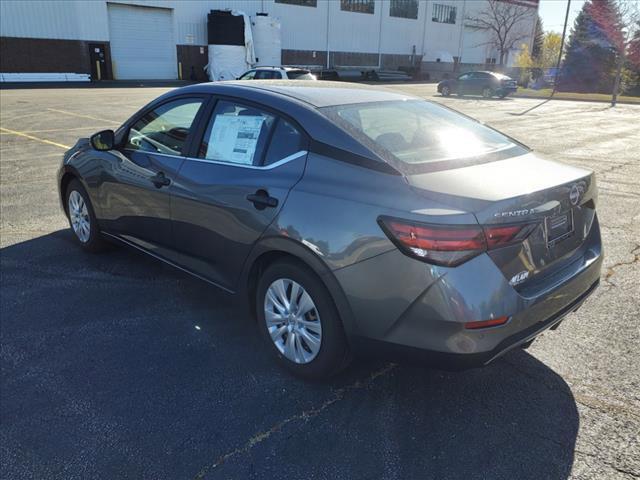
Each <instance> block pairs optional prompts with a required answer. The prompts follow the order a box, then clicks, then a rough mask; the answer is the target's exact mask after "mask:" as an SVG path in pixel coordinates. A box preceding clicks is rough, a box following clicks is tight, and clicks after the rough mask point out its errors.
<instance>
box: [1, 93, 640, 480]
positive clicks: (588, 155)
mask: <svg viewBox="0 0 640 480" xmlns="http://www.w3.org/2000/svg"><path fill="white" fill-rule="evenodd" d="M391 88H402V89H405V90H407V91H409V92H411V93H414V94H417V95H422V96H425V97H426V98H430V99H433V100H435V101H442V102H443V103H446V104H447V105H449V106H451V107H453V108H455V109H458V110H460V111H462V112H463V113H466V114H468V115H471V116H474V117H476V118H478V119H480V120H482V121H485V122H487V123H489V124H490V125H492V126H494V127H497V128H498V129H500V130H502V131H504V132H505V133H507V134H509V135H511V136H513V137H515V138H516V139H518V140H520V141H522V142H523V143H526V144H528V145H529V146H531V147H533V148H534V149H536V150H537V151H538V152H540V153H542V154H545V155H547V156H549V157H550V158H554V159H557V160H559V161H562V162H567V163H570V164H574V165H579V166H585V167H588V168H591V169H593V170H595V171H596V172H597V176H598V182H599V188H600V199H599V206H598V209H599V210H598V211H599V216H600V222H601V226H602V234H603V240H604V243H605V249H606V260H605V267H604V269H603V275H602V282H601V286H600V288H599V289H598V291H597V292H596V293H595V294H594V295H593V296H592V297H591V298H590V299H589V300H588V301H587V303H586V304H585V305H584V306H583V307H582V308H581V309H580V310H579V311H578V312H576V313H574V314H572V315H571V316H569V317H568V318H567V320H566V321H565V322H564V323H563V324H562V325H561V326H560V328H559V329H558V330H556V331H554V332H549V333H545V334H544V335H543V336H542V337H540V338H539V339H538V340H537V341H536V342H535V343H534V344H533V346H532V347H531V348H530V349H528V350H526V351H524V350H518V351H514V352H512V353H510V354H508V355H506V356H505V357H504V358H502V359H500V360H499V361H497V362H495V363H494V364H492V365H491V366H489V367H487V368H484V369H478V370H471V371H466V372H461V373H449V372H441V371H437V370H432V369H427V368H423V367H420V366H416V365H411V366H410V365H394V364H388V363H386V362H384V361H372V360H360V361H356V362H355V363H354V364H353V366H352V367H351V368H350V369H349V370H348V371H346V372H345V373H343V374H342V375H341V376H339V377H338V378H335V379H333V380H332V381H330V382H328V383H305V382H302V381H300V380H296V379H294V378H292V377H290V376H289V375H287V374H286V373H284V372H283V371H281V370H280V369H278V368H277V366H276V365H275V364H274V363H273V362H272V361H271V360H270V357H269V352H268V351H267V350H266V348H264V347H263V346H262V344H261V343H260V341H259V340H260V339H259V338H258V335H257V334H256V333H257V332H256V329H255V326H254V325H253V323H252V322H251V320H249V319H248V318H246V316H245V315H244V314H243V313H242V311H241V309H238V308H237V307H236V306H235V305H234V303H233V302H232V301H231V300H230V299H229V298H228V297H226V296H225V295H224V294H222V293H219V292H217V291H215V290H213V289H212V288H211V287H209V286H207V285H205V284H203V283H201V282H200V281H198V280H196V279H193V278H191V277H189V276H187V275H185V274H183V273H181V272H178V271H175V270H172V269H171V268H169V267H165V266H163V265H161V264H159V263H156V262H154V261H153V260H150V259H148V258H145V257H143V256H141V255H140V254H137V253H136V252H133V251H130V250H127V249H124V248H123V249H114V250H112V251H109V252H107V253H105V254H101V255H88V254H85V253H83V252H81V251H80V250H79V249H78V248H76V247H75V245H74V244H73V242H72V237H71V232H70V231H69V230H68V225H67V223H66V219H65V218H64V216H63V214H62V212H61V210H60V208H59V205H58V198H57V190H56V184H55V171H56V169H57V168H58V164H59V162H60V158H61V155H62V153H63V152H64V150H65V149H66V148H67V146H71V145H73V143H74V142H75V139H76V138H78V137H79V136H88V135H89V134H91V133H93V132H95V131H98V130H100V129H103V128H113V127H115V126H117V125H118V124H119V123H120V122H122V121H123V120H125V119H126V118H127V117H128V116H129V115H131V114H132V113H133V112H134V111H136V110H137V109H138V108H139V107H140V106H142V105H143V104H145V103H146V102H148V101H149V100H151V99H153V98H155V97H156V96H158V95H160V94H161V93H163V92H164V91H166V90H167V89H165V88H108V89H97V88H96V89H91V88H80V89H17V90H1V91H0V101H1V110H0V112H1V116H0V127H1V130H0V182H1V189H0V190H1V214H2V215H1V227H0V242H1V244H0V246H1V250H0V259H1V283H2V285H1V287H2V288H1V304H0V306H1V312H0V313H1V319H0V341H1V348H0V359H1V367H2V384H1V391H0V414H1V418H2V421H1V423H0V443H1V445H0V462H1V465H2V469H1V470H0V476H1V477H2V478H7V479H23V478H25V479H26V478H34V479H48V478H64V479H86V478H106V479H115V478H136V479H137V478H145V479H147V478H148V479H172V480H173V479H204V478H206V479H214V478H215V479H218V478H221V479H227V478H242V479H244V478H261V479H262V478H304V479H307V478H309V479H310V478H316V479H325V478H332V479H341V478H345V479H347V478H349V479H351V478H384V479H411V478H425V479H426V478H434V479H460V478H465V479H471V478H483V479H484V478H486V479H565V478H584V479H587V478H589V479H591V478H603V479H629V478H638V477H640V354H639V351H640V323H639V319H640V296H639V295H638V293H639V288H638V285H639V283H640V269H639V268H638V263H639V259H640V240H639V239H640V153H639V152H640V107H638V106H629V105H620V106H618V107H616V108H615V109H611V108H609V106H608V105H606V104H601V103H587V102H569V101H552V102H549V103H547V104H545V105H543V106H540V107H539V108H536V109H534V110H531V111H530V112H528V113H524V112H526V111H527V110H529V109H530V108H531V107H533V106H535V105H538V104H539V103H540V102H539V101H538V100H530V99H511V98H507V99H505V100H482V99H474V98H462V99H460V98H457V97H452V98H448V99H443V98H441V97H439V96H434V87H433V85H415V84H412V85H403V86H394V87H391Z"/></svg>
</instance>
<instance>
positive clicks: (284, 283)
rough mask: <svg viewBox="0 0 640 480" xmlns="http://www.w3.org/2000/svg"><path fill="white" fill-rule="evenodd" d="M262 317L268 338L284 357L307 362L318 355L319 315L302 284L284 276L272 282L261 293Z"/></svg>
mask: <svg viewBox="0 0 640 480" xmlns="http://www.w3.org/2000/svg"><path fill="white" fill-rule="evenodd" d="M264 318H265V322H266V324H267V330H268V331H269V335H270V336H271V340H272V341H273V343H274V345H275V346H276V348H277V349H278V351H279V352H280V353H281V354H282V355H284V356H285V357H286V358H287V359H288V360H291V361H292V362H295V363H309V362H310V361H312V360H313V359H314V358H315V357H316V356H317V355H318V352H319V351H320V345H321V342H322V324H321V323H320V315H319V314H318V310H317V308H316V306H315V303H314V302H313V300H312V298H311V296H310V295H309V294H308V293H307V291H306V290H305V289H304V288H303V287H302V285H300V284H299V283H297V282H294V281H293V280H290V279H288V278H281V279H278V280H276V281H274V282H273V283H272V284H271V285H270V286H269V288H268V289H267V293H266V295H265V299H264Z"/></svg>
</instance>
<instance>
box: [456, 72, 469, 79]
mask: <svg viewBox="0 0 640 480" xmlns="http://www.w3.org/2000/svg"><path fill="white" fill-rule="evenodd" d="M470 78H471V75H469V74H468V73H465V74H463V75H460V76H459V77H458V80H469V79H470Z"/></svg>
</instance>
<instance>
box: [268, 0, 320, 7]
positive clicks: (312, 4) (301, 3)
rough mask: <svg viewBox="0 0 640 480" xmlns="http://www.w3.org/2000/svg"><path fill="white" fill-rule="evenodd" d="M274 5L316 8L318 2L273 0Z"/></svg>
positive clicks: (308, 0)
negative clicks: (282, 4)
mask: <svg viewBox="0 0 640 480" xmlns="http://www.w3.org/2000/svg"><path fill="white" fill-rule="evenodd" d="M275 2H276V3H284V4H286V5H298V6H300V7H317V6H318V0H275Z"/></svg>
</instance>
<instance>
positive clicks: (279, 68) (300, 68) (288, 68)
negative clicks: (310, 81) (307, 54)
mask: <svg viewBox="0 0 640 480" xmlns="http://www.w3.org/2000/svg"><path fill="white" fill-rule="evenodd" d="M251 70H284V71H285V72H289V71H291V70H304V71H305V72H308V71H309V69H307V68H302V67H278V66H275V65H273V66H271V65H263V66H259V67H254V68H252V69H251Z"/></svg>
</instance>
